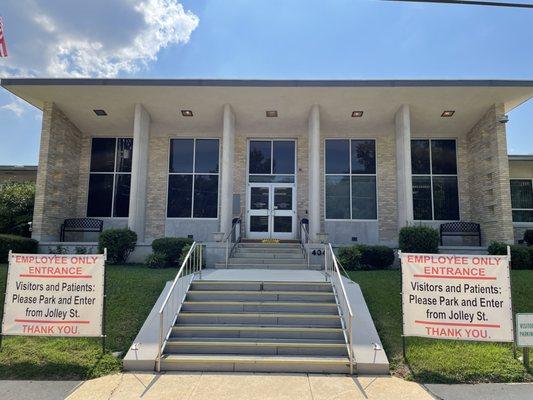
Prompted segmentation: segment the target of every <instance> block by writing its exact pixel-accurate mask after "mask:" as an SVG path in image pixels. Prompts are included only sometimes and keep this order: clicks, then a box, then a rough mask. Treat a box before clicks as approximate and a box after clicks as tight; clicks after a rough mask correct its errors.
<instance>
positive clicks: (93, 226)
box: [59, 218, 104, 242]
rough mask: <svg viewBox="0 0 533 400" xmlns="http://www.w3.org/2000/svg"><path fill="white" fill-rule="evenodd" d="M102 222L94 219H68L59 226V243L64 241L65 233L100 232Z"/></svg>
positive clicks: (102, 225)
mask: <svg viewBox="0 0 533 400" xmlns="http://www.w3.org/2000/svg"><path fill="white" fill-rule="evenodd" d="M103 228H104V221H102V220H101V219H95V218H68V219H66V220H64V221H63V223H62V224H61V235H60V239H59V240H60V241H61V242H64V241H65V232H102V229H103Z"/></svg>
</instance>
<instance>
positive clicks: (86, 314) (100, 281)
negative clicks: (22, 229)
mask: <svg viewBox="0 0 533 400" xmlns="http://www.w3.org/2000/svg"><path fill="white" fill-rule="evenodd" d="M104 268H105V255H100V254H95V255H88V254H83V255H63V254H61V255H55V254H10V257H9V270H8V275H7V290H6V296H5V304H4V318H3V321H2V335H23V336H68V337H76V336H102V315H103V305H104Z"/></svg>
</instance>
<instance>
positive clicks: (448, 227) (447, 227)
mask: <svg viewBox="0 0 533 400" xmlns="http://www.w3.org/2000/svg"><path fill="white" fill-rule="evenodd" d="M444 236H477V237H478V242H479V246H481V229H480V227H479V224H476V223H475V222H446V223H444V224H441V225H440V245H441V246H442V238H443V237H444Z"/></svg>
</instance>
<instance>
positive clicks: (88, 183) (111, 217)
mask: <svg viewBox="0 0 533 400" xmlns="http://www.w3.org/2000/svg"><path fill="white" fill-rule="evenodd" d="M93 139H115V153H114V157H113V171H112V172H111V171H106V172H93V171H92V153H93ZM119 139H131V140H132V141H133V140H134V139H133V136H91V146H90V149H89V173H88V174H87V204H86V205H85V217H86V218H106V219H116V220H126V219H128V218H129V209H128V216H127V217H115V216H114V215H113V214H114V213H115V192H116V181H117V175H130V196H131V174H132V171H130V172H121V171H117V156H118V154H117V151H118V141H119ZM131 157H132V163H133V146H132V148H131ZM132 170H133V164H132ZM91 175H113V189H112V191H111V215H110V216H108V217H98V216H94V217H89V192H90V190H89V185H90V181H91Z"/></svg>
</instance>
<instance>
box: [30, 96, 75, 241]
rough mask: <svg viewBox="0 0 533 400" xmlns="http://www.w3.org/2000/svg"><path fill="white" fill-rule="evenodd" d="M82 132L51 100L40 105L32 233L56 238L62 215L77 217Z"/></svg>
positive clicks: (47, 238)
mask: <svg viewBox="0 0 533 400" xmlns="http://www.w3.org/2000/svg"><path fill="white" fill-rule="evenodd" d="M81 141H82V133H81V132H80V130H79V129H78V128H77V127H76V126H75V125H74V124H73V123H72V122H71V121H70V120H69V119H68V118H67V117H66V116H65V115H64V114H63V112H62V111H61V110H60V109H59V108H58V107H57V105H55V104H54V103H45V104H44V106H43V123H42V128H41V144H40V149H39V168H38V172H37V182H36V194H35V208H34V215H33V232H32V237H33V238H35V239H37V240H40V241H43V240H44V241H48V240H59V230H60V226H61V223H62V222H63V220H64V219H65V218H73V217H77V216H78V214H77V204H78V185H79V171H80V152H81Z"/></svg>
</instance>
